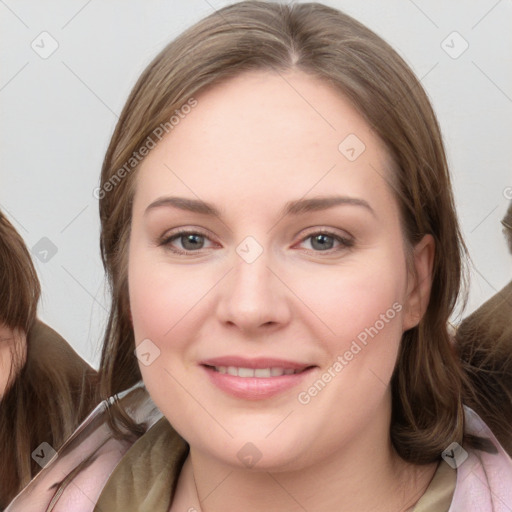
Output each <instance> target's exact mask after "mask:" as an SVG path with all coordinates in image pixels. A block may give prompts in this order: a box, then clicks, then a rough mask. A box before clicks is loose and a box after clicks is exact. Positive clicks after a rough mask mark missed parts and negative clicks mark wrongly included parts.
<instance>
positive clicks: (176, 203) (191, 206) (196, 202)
mask: <svg viewBox="0 0 512 512" xmlns="http://www.w3.org/2000/svg"><path fill="white" fill-rule="evenodd" d="M339 205H352V206H361V207H363V208H365V209H366V210H367V211H368V212H370V213H371V214H372V215H373V216H374V217H376V216H377V215H376V213H375V210H374V209H373V208H372V207H371V206H370V205H369V204H368V202H367V201H365V200H364V199H360V198H357V197H349V196H324V197H315V198H312V199H297V200H294V201H289V202H287V203H286V204H285V206H284V208H283V209H282V210H281V212H280V215H281V216H283V217H284V216H287V215H302V214H304V213H308V212H316V211H322V210H327V209H329V208H333V207H334V206H339ZM164 206H165V207H174V208H178V209H180V210H185V211H189V212H194V213H199V214H202V215H211V216H215V217H218V218H220V219H221V218H222V212H221V211H220V210H219V209H218V208H217V207H215V206H214V205H213V204H211V203H208V202H205V201H202V200H200V199H190V198H186V197H176V196H171V197H161V198H159V199H157V200H156V201H154V202H152V203H151V204H150V205H149V206H148V207H147V208H146V211H145V212H144V214H147V213H148V212H149V211H151V210H153V209H155V208H160V207H164Z"/></svg>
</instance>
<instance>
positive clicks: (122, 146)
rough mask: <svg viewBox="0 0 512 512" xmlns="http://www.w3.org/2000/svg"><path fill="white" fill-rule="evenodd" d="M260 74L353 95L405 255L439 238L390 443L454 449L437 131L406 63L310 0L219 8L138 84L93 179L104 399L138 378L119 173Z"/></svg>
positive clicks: (453, 233)
mask: <svg viewBox="0 0 512 512" xmlns="http://www.w3.org/2000/svg"><path fill="white" fill-rule="evenodd" d="M259 69H261V70H273V71H275V72H277V73H283V72H286V71H288V70H293V69H297V70H301V71H303V72H305V73H308V74H310V75H311V76H314V77H317V78H320V79H322V80H324V81H325V82H327V83H329V84H331V85H332V86H334V87H335V88H336V89H337V90H338V91H339V92H340V94H342V95H343V96H344V97H345V98H347V99H348V100H350V101H351V102H352V104H353V105H354V106H355V108H356V109H357V110H358V111H359V112H360V114H361V115H362V116H363V117H364V118H365V120H366V121H367V122H368V123H369V125H370V126H371V127H372V129H373V130H374V131H375V133H376V134H378V136H379V137H380V138H381V139H382V140H383V141H384V143H385V145H386V146H387V149H388V152H389V155H390V156H391V158H392V160H393V163H394V178H395V180H394V181H395V183H393V184H392V186H393V189H394V192H395V195H396V198H397V201H398V204H399V205H400V209H401V221H402V224H403V230H404V238H405V239H406V241H407V242H408V246H409V251H410V250H411V248H412V247H413V246H414V245H415V243H416V242H417V241H419V240H420V239H421V238H422V236H423V235H424V234H426V233H430V234H432V235H433V237H434V239H435V243H436V249H435V262H434V268H433V283H432V291H431V297H430V302H429V304H428V308H427V310H426V313H425V315H424V317H423V319H422V320H421V321H420V323H419V325H418V326H417V327H415V328H413V329H410V330H409V331H407V332H405V333H404V335H403V339H402V342H401V347H400V352H399V357H398V361H397V365H396V370H395V372H394V374H393V377H392V384H391V386H392V395H393V402H392V404H393V405H392V424H391V438H392V441H393V443H394V446H395V448H396V449H397V451H398V453H399V454H400V455H401V456H402V457H403V458H404V459H406V460H408V461H411V462H415V463H427V462H431V461H433V460H436V459H438V458H439V457H440V454H441V452H442V451H443V450H444V449H445V448H446V447H447V446H448V445H449V444H450V443H451V442H452V441H458V442H459V443H462V438H463V423H464V415H463V404H462V402H463V400H462V393H463V382H464V380H465V375H464V373H463V371H462V368H461V365H460V361H459V359H458V358H457V355H456V354H455V352H454V350H453V347H452V346H451V343H450V336H449V333H448V331H447V325H448V319H449V317H450V314H451V313H452V311H453V309H454V307H455V305H456V301H457V298H458V294H459V290H460V286H461V283H462V282H465V279H466V278H465V275H466V274H465V271H464V266H463V261H464V259H463V257H464V255H465V252H466V248H465V245H464V242H463V240H462V237H461V233H460V229H459V225H458V221H457V217H456V213H455V207H454V200H453V197H452V189H451V183H450V176H449V172H448V167H447V162H446V156H445V151H444V147H443V142H442V137H441V133H440V129H439V126H438V123H437V120H436V116H435V114H434V112H433V110H432V107H431V105H430V102H429V100H428V98H427V95H426V94H425V92H424V90H423V88H422V86H421V84H420V83H419V81H418V79H417V78H416V77H415V76H414V74H413V72H412V71H411V70H410V68H409V67H408V66H407V64H406V63H405V62H404V61H403V59H402V58H401V57H400V56H399V55H398V54H397V53H396V52H395V51H394V50H393V49H392V48H391V47H390V46H389V45H388V44H387V43H386V42H385V41H383V40H382V39H381V38H380V37H379V36H377V35H376V34H375V33H373V32H372V31H371V30H369V29H368V28H366V27H365V26H364V25H362V24H361V23H359V22H358V21H356V20H354V19H353V18H351V17H350V16H348V15H346V14H344V13H342V12H340V11H338V10H336V9H333V8H330V7H327V6H324V5H322V4H318V3H303V4H291V5H283V4H279V3H270V2H262V1H245V2H240V3H236V4H233V5H229V6H227V7H224V8H222V9H220V10H218V11H217V12H215V13H214V14H211V15H210V16H208V17H206V18H205V19H203V20H201V21H199V22H198V23H197V24H195V25H194V26H192V27H191V28H189V29H188V30H186V31H185V32H184V33H183V34H181V35H180V36H179V37H178V38H177V39H175V40H174V41H172V42H171V43H170V44H169V45H168V46H167V47H166V48H164V49H163V51H162V52H161V53H160V54H159V55H157V56H156V58H155V59H154V60H153V61H152V62H151V63H150V64H149V66H148V67H147V68H146V70H145V71H144V72H143V73H142V75H141V77H140V78H139V80H138V81H137V83H136V84H135V86H134V88H133V90H132V92H131V94H130V96H129V98H128V100H127V102H126V105H125V107H124V109H123V111H122V113H121V116H120V119H119V121H118V123H117V126H116V129H115V131H114V134H113V136H112V139H111V142H110V145H109V147H108V150H107V153H106V156H105V159H104V162H103V167H102V173H101V184H100V185H101V188H100V190H101V193H100V196H99V197H100V202H99V209H100V217H101V252H102V258H103V263H104V266H105V269H106V271H107V275H108V278H109V282H110V285H111V291H112V308H111V312H110V316H109V320H108V325H107V330H106V334H105V339H104V346H103V353H102V362H101V370H100V371H101V374H102V376H101V393H102V395H103V397H107V396H110V395H112V394H114V393H117V392H119V391H121V390H123V389H125V388H128V387H129V386H131V385H133V384H134V383H136V382H137V381H138V380H140V379H141V374H140V372H139V368H138V364H137V359H136V358H135V356H134V336H133V330H132V326H131V324H130V318H129V301H128V281H127V257H128V241H129V236H130V224H131V209H132V199H133V194H134V188H135V187H134V183H135V179H134V177H135V175H136V171H135V170H132V171H130V172H123V173H122V176H123V177H122V179H117V178H119V176H120V175H121V173H120V169H122V168H124V169H125V170H126V163H127V162H129V161H130V159H131V158H133V156H134V155H135V154H138V150H139V148H140V147H141V146H143V144H144V141H145V140H146V138H147V137H148V136H150V135H151V133H152V132H153V130H155V128H156V127H158V126H160V125H162V124H163V123H166V122H167V121H168V120H169V118H170V116H171V115H172V113H173V112H174V111H175V110H176V109H178V108H180V107H181V106H182V105H184V104H185V103H186V102H187V101H188V100H189V99H190V98H191V97H192V96H193V95H195V94H198V93H199V92H200V91H201V90H203V89H204V88H205V87H207V86H211V85H214V84H219V83H221V82H222V81H224V80H228V79H229V78H230V77H233V76H235V75H239V74H241V73H243V72H245V71H249V70H259ZM135 167H136V166H135ZM116 179H117V181H115V186H112V183H114V180H116ZM107 187H108V188H107ZM107 190H108V192H107ZM122 415H123V412H122V411H120V410H115V411H113V423H114V425H113V426H114V427H115V422H116V421H123V422H126V421H127V418H126V417H124V419H122ZM134 428H135V427H134Z"/></svg>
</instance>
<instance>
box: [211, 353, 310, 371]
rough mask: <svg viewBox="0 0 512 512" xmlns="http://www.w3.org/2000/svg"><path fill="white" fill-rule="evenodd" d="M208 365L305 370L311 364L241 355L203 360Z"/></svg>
mask: <svg viewBox="0 0 512 512" xmlns="http://www.w3.org/2000/svg"><path fill="white" fill-rule="evenodd" d="M201 364H203V365H206V366H235V367H237V368H285V369H287V368H291V369H292V370H304V369H305V368H308V367H310V366H314V365H312V364H308V363H299V362H297V361H289V360H286V359H276V358H273V357H255V358H252V359H247V358H246V357H240V356H222V357H213V358H211V359H206V360H204V361H202V362H201Z"/></svg>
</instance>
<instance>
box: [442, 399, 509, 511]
mask: <svg viewBox="0 0 512 512" xmlns="http://www.w3.org/2000/svg"><path fill="white" fill-rule="evenodd" d="M464 414H465V421H466V426H465V432H466V434H469V435H471V436H477V437H478V438H481V439H482V441H483V442H482V443H481V445H480V446H478V447H477V446H466V447H464V448H460V447H459V449H458V450H459V451H458V456H457V459H458V460H457V461H456V462H455V464H456V466H457V482H456V486H455V492H454V495H453V500H452V504H451V507H450V509H449V512H458V511H465V512H469V511H478V512H510V510H512V459H511V458H510V456H509V455H508V454H507V452H506V451H505V450H504V448H503V447H502V446H501V444H500V443H499V442H498V440H497V439H496V437H495V436H494V434H493V433H492V432H491V430H490V429H489V427H488V426H487V425H486V423H485V422H484V421H483V420H482V419H481V418H480V416H479V415H478V414H477V413H476V412H475V411H473V410H472V409H471V408H469V407H467V406H464Z"/></svg>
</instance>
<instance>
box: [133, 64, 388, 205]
mask: <svg viewBox="0 0 512 512" xmlns="http://www.w3.org/2000/svg"><path fill="white" fill-rule="evenodd" d="M194 98H195V100H196V101H197V106H195V107H194V108H193V109H191V110H190V111H189V113H188V114H186V115H183V116H182V117H181V118H180V122H179V124H178V125H176V126H175V127H174V128H173V129H172V131H170V132H169V133H168V135H166V136H165V137H164V138H163V139H162V141H161V142H160V143H159V144H158V145H157V146H156V148H155V149H153V150H152V151H151V152H150V153H149V155H148V156H147V157H146V158H145V159H144V161H143V162H142V164H141V167H140V169H139V172H138V177H137V180H138V183H137V187H136V191H137V192H136V197H137V195H138V196H139V197H140V196H141V195H142V196H148V197H146V198H145V200H146V201H148V200H149V199H150V198H149V196H152V198H153V200H154V196H155V195H157V194H158V193H159V190H160V189H162V188H172V189H173V191H178V190H179V191H181V192H183V193H184V194H185V193H186V194H187V195H188V196H191V195H194V194H196V195H204V194H206V193H209V192H213V191H217V192H223V193H225V194H226V196H229V197H230V201H236V198H237V197H242V196H243V197H247V196H249V195H251V194H257V193H262V192H263V193H272V194H277V193H278V192H279V191H280V192H283V193H284V192H286V193H287V194H288V195H294V196H297V197H301V196H304V195H305V194H307V193H308V191H310V192H311V194H313V195H314V194H315V193H316V192H318V193H320V194H325V193H326V192H331V191H332V189H333V188H335V189H340V192H341V191H342V190H341V189H345V190H346V191H350V192H352V193H354V194H361V193H363V192H364V191H365V190H366V192H367V193H371V191H372V190H374V189H375V188H376V186H377V188H379V187H380V188H381V187H382V185H383V182H384V181H386V180H387V179H388V176H389V175H390V171H389V167H390V166H389V158H388V154H387V151H386V148H385V146H384V144H383V143H382V141H381V140H380V139H379V138H378V137H377V136H376V135H375V134H374V133H373V132H372V130H371V128H370V126H369V125H368V123H367V122H366V121H365V120H364V118H363V117H362V116H361V115H360V114H359V113H358V112H357V110H356V109H355V108H354V107H353V106H352V105H351V104H350V102H348V101H347V99H345V98H344V96H343V95H342V94H341V93H340V92H339V91H337V90H336V89H334V87H332V86H330V85H329V84H328V83H327V82H325V81H323V80H321V79H319V78H316V77H312V76H310V75H307V74H305V73H303V72H299V71H293V72H287V73H282V74H277V73H274V72H271V71H251V72H246V73H244V74H241V75H239V76H236V77H234V78H230V79H229V80H226V81H224V82H222V83H220V84H217V85H214V86H210V87H208V88H207V89H205V90H203V91H202V92H200V93H199V94H198V95H196V96H195V97H194ZM228 192H230V193H231V195H229V194H228ZM233 192H235V193H236V197H234V196H233Z"/></svg>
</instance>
